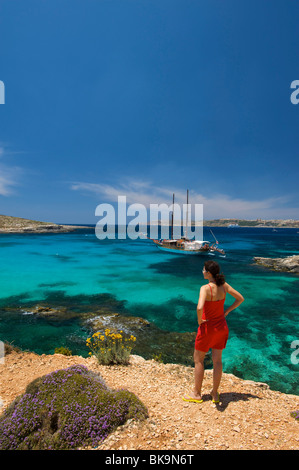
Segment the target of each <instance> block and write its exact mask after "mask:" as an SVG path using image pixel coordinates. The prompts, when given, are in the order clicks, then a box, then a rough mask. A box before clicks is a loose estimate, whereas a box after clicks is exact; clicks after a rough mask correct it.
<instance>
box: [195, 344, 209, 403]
mask: <svg viewBox="0 0 299 470" xmlns="http://www.w3.org/2000/svg"><path fill="white" fill-rule="evenodd" d="M205 355H206V353H205V352H203V351H197V350H196V349H195V350H194V364H195V368H194V394H195V395H196V396H201V386H202V381H203V377H204V372H205V367H204V358H205Z"/></svg>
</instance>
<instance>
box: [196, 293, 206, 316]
mask: <svg viewBox="0 0 299 470" xmlns="http://www.w3.org/2000/svg"><path fill="white" fill-rule="evenodd" d="M206 297H207V291H206V286H202V287H201V288H200V291H199V299H198V304H197V309H196V311H197V320H198V324H199V325H201V324H202V323H203V322H204V321H205V320H202V312H203V306H204V303H205V301H206Z"/></svg>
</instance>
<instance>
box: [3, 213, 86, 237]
mask: <svg viewBox="0 0 299 470" xmlns="http://www.w3.org/2000/svg"><path fill="white" fill-rule="evenodd" d="M80 228H85V227H83V226H76V225H62V224H54V223H52V222H39V221H37V220H30V219H23V218H21V217H11V216H8V215H0V233H59V232H61V233H65V232H72V231H74V230H77V229H80Z"/></svg>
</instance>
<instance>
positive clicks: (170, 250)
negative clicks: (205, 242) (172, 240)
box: [156, 244, 208, 256]
mask: <svg viewBox="0 0 299 470" xmlns="http://www.w3.org/2000/svg"><path fill="white" fill-rule="evenodd" d="M156 246H157V248H159V250H162V251H166V252H167V253H172V254H174V255H191V256H192V255H193V256H194V255H206V254H207V253H208V252H207V250H181V249H179V248H168V247H165V246H161V245H158V244H156Z"/></svg>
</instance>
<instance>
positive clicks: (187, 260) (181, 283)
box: [0, 228, 299, 394]
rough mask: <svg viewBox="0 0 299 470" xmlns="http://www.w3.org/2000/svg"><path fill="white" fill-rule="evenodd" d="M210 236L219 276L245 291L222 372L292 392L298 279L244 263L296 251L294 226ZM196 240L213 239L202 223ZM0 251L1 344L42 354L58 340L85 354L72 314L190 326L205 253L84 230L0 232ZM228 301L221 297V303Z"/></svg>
mask: <svg viewBox="0 0 299 470" xmlns="http://www.w3.org/2000/svg"><path fill="white" fill-rule="evenodd" d="M213 232H214V234H215V236H216V237H217V239H218V240H220V241H221V246H222V247H223V248H224V249H225V250H226V252H227V256H226V258H220V257H219V258H218V257H217V261H218V262H219V263H220V265H221V268H222V271H223V272H224V274H225V275H226V279H227V282H228V283H229V284H231V285H232V286H233V287H234V288H236V289H237V290H239V291H240V292H241V293H242V294H243V295H244V297H245V302H244V303H243V304H242V305H241V306H240V307H239V308H238V309H237V310H235V311H233V312H232V313H231V314H230V315H229V316H228V317H227V320H228V325H229V330H230V337H229V342H228V345H227V348H226V349H225V351H224V353H223V360H224V371H225V372H228V373H233V374H235V375H237V376H239V377H242V378H245V379H250V380H257V381H262V382H267V383H269V385H270V386H271V388H272V389H275V390H281V391H283V392H286V393H294V394H299V386H298V371H299V364H293V363H292V361H291V354H292V352H293V350H292V349H291V343H292V341H294V340H298V339H299V332H298V298H299V295H298V288H299V276H298V275H297V276H296V275H291V274H287V273H275V272H272V271H269V270H267V269H264V268H262V267H260V266H257V265H255V264H254V263H253V260H252V258H253V256H266V257H281V256H288V255H293V254H299V251H298V250H299V243H298V242H299V233H298V232H299V230H298V229H278V231H277V232H273V230H272V229H270V228H232V229H228V228H213ZM204 238H205V239H210V240H211V241H213V237H212V235H211V234H210V232H209V230H208V229H205V233H204ZM0 253H1V261H0V263H1V271H0V285H1V290H0V339H1V340H2V341H9V342H13V343H14V344H15V345H16V346H20V347H22V348H23V349H29V350H34V351H36V352H38V353H46V354H51V353H53V352H54V349H55V347H57V346H60V345H67V346H69V347H70V348H71V349H72V351H73V353H76V354H78V353H79V354H83V355H86V354H87V353H88V351H87V350H86V348H85V339H86V337H87V336H88V331H87V330H86V329H85V328H84V327H82V322H80V315H82V314H83V313H84V312H85V311H86V309H90V308H97V307H102V306H104V307H105V308H108V309H109V310H110V311H114V312H118V313H121V314H123V315H133V316H138V317H142V318H144V319H146V320H148V321H149V322H152V323H154V324H155V325H156V327H158V328H160V329H162V330H167V331H169V332H194V331H196V329H197V321H196V304H197V300H198V293H199V289H200V287H201V285H202V284H203V283H204V282H205V281H204V280H203V278H202V267H203V263H204V261H205V260H206V259H211V256H208V255H205V256H198V257H193V256H191V257H188V256H182V255H181V256H176V255H173V254H167V253H165V252H161V251H159V250H158V249H157V248H156V247H155V246H154V245H153V244H152V243H151V242H150V241H149V240H136V241H132V240H129V239H128V240H117V239H116V240H104V241H100V240H98V239H97V238H96V237H95V234H94V230H93V229H92V228H91V229H90V230H88V229H87V230H80V231H77V232H74V233H67V234H19V235H15V234H6V235H0ZM40 302H47V303H48V304H50V305H53V306H64V307H66V308H69V309H70V310H71V311H72V312H73V313H74V312H75V313H76V314H74V315H69V316H67V315H66V316H63V317H61V319H59V318H58V319H57V318H55V319H53V318H48V319H47V318H46V317H39V316H36V315H33V314H32V307H33V306H34V305H36V304H38V303H40ZM232 302H233V298H232V297H230V296H228V298H227V305H228V304H229V303H232ZM149 340H151V341H152V340H153V339H152V338H150V339H149ZM160 347H161V350H163V345H160ZM190 364H192V357H190Z"/></svg>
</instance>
